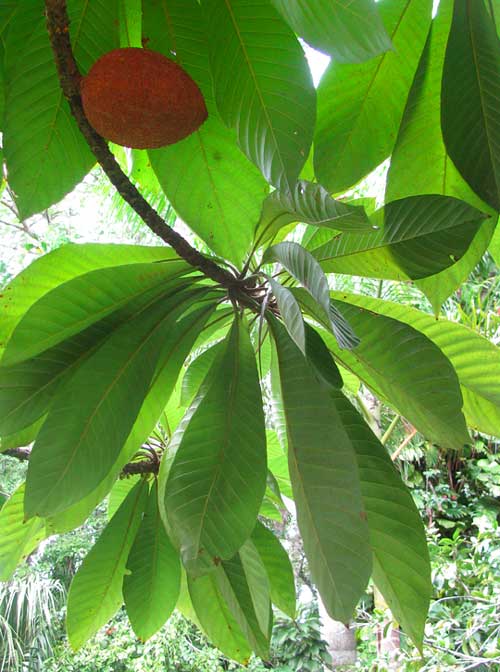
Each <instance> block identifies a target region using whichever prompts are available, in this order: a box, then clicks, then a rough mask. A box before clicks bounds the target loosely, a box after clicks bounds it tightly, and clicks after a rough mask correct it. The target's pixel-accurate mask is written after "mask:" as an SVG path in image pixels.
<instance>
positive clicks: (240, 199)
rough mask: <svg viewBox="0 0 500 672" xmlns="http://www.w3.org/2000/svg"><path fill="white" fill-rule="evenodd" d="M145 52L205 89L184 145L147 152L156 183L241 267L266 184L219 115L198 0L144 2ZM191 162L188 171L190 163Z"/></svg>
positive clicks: (202, 234)
mask: <svg viewBox="0 0 500 672" xmlns="http://www.w3.org/2000/svg"><path fill="white" fill-rule="evenodd" d="M144 34H145V35H147V36H148V38H149V42H148V47H150V48H151V49H154V50H155V51H159V52H161V53H163V54H164V55H165V56H167V57H168V58H175V60H176V61H177V63H179V64H180V65H181V66H182V67H183V68H184V69H185V70H186V71H187V72H188V73H189V74H190V75H191V76H192V77H193V79H194V80H195V82H196V83H197V84H198V86H199V87H200V88H201V90H202V92H203V95H204V97H205V102H206V104H207V107H208V110H209V118H208V120H207V121H206V122H205V123H204V124H203V125H202V126H201V127H200V129H199V130H198V131H197V132H196V133H193V134H192V135H191V136H189V137H188V138H186V139H185V140H183V141H181V142H178V143H176V144H174V145H171V146H169V147H164V148H161V149H158V150H152V151H150V152H149V157H150V160H151V165H152V167H153V169H154V171H155V173H156V175H157V177H158V180H159V182H160V184H161V186H162V188H163V190H164V192H165V194H166V196H167V198H168V199H169V201H170V203H171V204H172V205H173V207H174V208H175V210H176V211H177V212H178V213H179V215H180V217H181V218H182V219H183V220H184V221H185V222H186V223H187V224H188V225H189V226H190V227H191V228H192V230H193V231H194V232H195V233H197V234H198V235H199V236H200V237H201V238H203V240H204V241H205V242H206V243H207V245H208V246H209V247H210V248H211V249H212V250H214V251H215V252H216V253H217V254H219V255H221V256H222V257H224V258H226V259H230V260H231V261H233V262H234V263H235V264H241V263H242V260H243V258H244V255H245V254H246V252H247V251H248V249H249V247H250V244H251V242H252V234H253V230H254V227H255V224H256V222H257V221H258V218H259V211H260V204H261V202H262V199H263V198H264V197H265V196H266V194H267V192H268V185H267V183H266V182H265V180H264V179H263V177H262V175H261V174H260V173H259V171H258V170H257V169H256V168H255V166H253V165H252V163H250V161H248V159H247V158H246V157H245V156H244V154H243V153H242V152H241V151H240V149H239V148H238V146H237V141H236V134H235V133H234V132H233V131H231V130H230V129H228V128H226V127H225V126H224V124H223V123H222V122H221V121H220V119H218V118H217V112H216V110H215V103H214V101H213V91H212V79H211V74H210V68H209V62H208V44H207V32H206V26H205V20H204V16H203V13H202V11H201V8H200V6H199V4H198V2H196V0H168V2H162V3H145V4H144ZM187 165H189V170H186V166H187Z"/></svg>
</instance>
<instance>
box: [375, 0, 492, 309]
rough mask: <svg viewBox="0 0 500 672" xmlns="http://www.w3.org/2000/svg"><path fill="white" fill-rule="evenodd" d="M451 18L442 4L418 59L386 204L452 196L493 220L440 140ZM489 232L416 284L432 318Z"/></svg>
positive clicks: (446, 1)
mask: <svg viewBox="0 0 500 672" xmlns="http://www.w3.org/2000/svg"><path fill="white" fill-rule="evenodd" d="M452 14H453V2H452V0H442V1H441V2H440V4H439V11H438V14H437V17H436V18H435V19H434V21H433V24H432V28H431V31H430V33H429V36H428V38H427V44H426V47H425V49H424V52H423V53H422V57H421V59H420V64H419V67H418V70H417V74H416V75H415V80H414V82H413V85H412V88H411V90H410V94H409V96H408V101H407V104H406V108H405V112H404V115H403V120H402V122H401V126H400V128H399V132H398V138H397V141H396V145H395V147H394V151H393V153H392V157H391V165H390V168H389V174H388V178H387V188H386V201H393V200H396V199H399V198H404V197H406V196H416V195H418V194H442V195H445V196H455V197H456V198H460V199H462V200H464V201H467V202H468V203H470V204H471V205H473V206H474V207H476V208H478V209H479V210H482V211H484V212H488V213H489V214H493V211H491V212H490V208H489V206H487V205H486V204H485V203H483V201H481V200H480V199H479V197H478V196H476V194H474V192H473V191H472V189H471V188H470V187H469V186H468V184H467V183H466V182H465V181H464V180H463V178H462V177H461V175H460V173H459V172H458V170H457V169H456V168H455V165H454V164H453V162H452V161H451V159H450V158H449V156H448V154H447V152H446V148H445V145H444V141H443V137H442V132H441V81H442V71H443V63H444V56H445V50H446V44H447V41H448V34H449V30H450V25H451V18H452ZM493 227H494V221H493V220H490V221H488V222H485V223H484V224H482V225H481V227H480V228H479V230H478V232H477V234H476V235H475V237H474V239H473V241H472V243H471V245H470V247H469V249H468V250H467V252H466V253H465V255H464V256H463V257H462V258H461V259H460V260H459V261H458V262H457V263H456V264H453V266H451V267H450V268H448V269H446V270H445V271H442V272H441V273H438V274H436V275H434V276H429V277H428V278H424V279H422V280H419V281H417V285H418V287H419V288H420V289H421V290H422V291H423V292H425V294H426V295H427V297H428V298H429V300H430V301H431V303H432V304H433V307H434V309H435V311H436V313H437V312H439V309H440V307H441V305H442V304H443V302H444V301H445V300H446V299H447V297H448V296H450V295H451V294H452V293H453V291H454V290H455V289H456V288H457V287H458V286H459V285H460V284H461V283H462V282H463V281H464V280H465V279H466V278H467V276H468V275H469V273H470V272H471V271H472V270H473V269H474V267H475V266H476V264H477V263H478V262H479V260H480V258H481V257H482V255H483V254H484V252H485V250H486V248H487V246H488V242H489V239H490V238H491V234H492V230H493Z"/></svg>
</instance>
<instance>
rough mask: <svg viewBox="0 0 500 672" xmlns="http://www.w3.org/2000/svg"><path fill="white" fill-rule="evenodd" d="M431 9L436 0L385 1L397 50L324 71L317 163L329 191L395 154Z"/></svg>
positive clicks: (387, 23)
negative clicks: (365, 60)
mask: <svg viewBox="0 0 500 672" xmlns="http://www.w3.org/2000/svg"><path fill="white" fill-rule="evenodd" d="M431 7H432V1H431V0H382V1H381V2H379V3H378V9H379V11H380V15H381V17H382V20H383V22H384V24H385V27H386V30H387V33H388V35H389V37H390V39H391V41H392V44H393V45H394V50H393V51H389V52H387V53H386V54H384V55H383V56H379V57H378V58H376V59H372V60H370V61H367V62H365V63H361V64H356V65H346V64H342V63H337V62H335V61H332V63H331V64H330V66H329V67H328V69H327V71H326V73H325V74H324V75H323V78H322V80H321V83H320V85H319V88H318V123H317V126H316V134H315V137H314V167H315V172H316V175H317V177H318V179H319V181H320V182H321V184H323V186H325V187H326V188H327V189H328V191H330V192H335V193H341V192H343V191H346V190H347V189H348V188H349V187H351V186H352V185H354V184H355V183H356V182H358V181H359V180H360V179H361V178H362V177H364V176H365V175H367V174H368V173H369V172H370V171H371V170H373V169H374V168H376V167H377V166H378V165H379V164H380V163H382V161H384V159H386V158H387V157H388V156H389V154H390V153H391V150H392V148H393V146H394V141H395V139H396V134H397V130H398V127H399V124H400V121H401V117H402V115H403V110H404V106H405V103H406V98H407V95H408V91H409V89H410V86H411V83H412V80H413V75H414V73H415V70H416V68H417V64H418V59H419V57H420V53H421V51H422V49H423V47H424V43H425V39H426V37H427V31H428V29H429V25H430V21H431Z"/></svg>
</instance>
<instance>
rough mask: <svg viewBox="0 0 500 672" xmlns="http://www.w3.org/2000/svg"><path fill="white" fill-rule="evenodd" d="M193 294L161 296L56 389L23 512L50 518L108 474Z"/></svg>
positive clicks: (31, 469)
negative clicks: (170, 337)
mask: <svg viewBox="0 0 500 672" xmlns="http://www.w3.org/2000/svg"><path fill="white" fill-rule="evenodd" d="M193 298H194V297H193V294H192V293H188V294H178V295H176V296H175V297H174V298H172V299H170V300H168V299H160V300H159V301H157V302H156V303H155V304H153V305H152V306H150V307H148V308H147V309H146V310H144V311H143V312H142V313H139V314H138V315H136V316H134V317H133V318H132V319H130V320H128V321H127V322H126V323H124V324H123V325H122V326H121V327H120V328H119V329H117V330H116V331H114V332H113V334H112V335H111V336H110V338H109V339H107V340H106V341H105V343H104V344H103V345H102V346H101V347H100V348H99V349H98V350H97V351H96V352H95V353H94V354H93V355H92V356H91V357H89V358H88V359H86V361H85V362H84V363H83V364H82V365H81V366H80V367H79V368H78V370H77V372H76V373H75V375H74V376H73V377H72V378H71V380H70V381H69V383H68V384H67V385H66V386H64V388H62V389H61V390H60V392H58V394H57V397H56V399H55V400H54V403H53V405H52V407H51V410H50V413H49V415H48V418H47V420H46V422H45V424H44V425H43V427H42V429H41V431H40V433H39V435H38V438H37V440H36V442H35V445H34V448H33V452H32V455H31V459H30V465H29V469H28V478H27V494H26V502H25V506H26V514H27V516H28V517H30V516H32V515H51V514H54V513H57V512H59V511H63V510H64V509H66V508H69V507H70V506H71V505H72V504H74V503H76V502H77V501H78V500H79V499H82V498H83V497H85V496H86V495H88V494H90V493H91V492H92V491H93V490H94V489H95V488H96V487H97V486H98V485H99V484H100V483H101V481H102V480H103V479H105V478H106V476H107V475H108V474H109V473H110V471H111V469H112V467H113V465H114V464H115V462H116V460H117V459H118V458H119V455H120V452H121V450H122V448H123V446H124V444H125V443H126V441H127V437H128V436H129V434H130V432H131V430H132V428H133V425H134V422H135V421H136V418H137V416H138V415H139V412H140V410H141V406H142V404H143V402H144V399H145V397H146V395H147V393H148V390H149V388H150V385H151V382H152V380H153V376H154V374H155V370H156V365H157V363H158V361H159V360H160V357H161V354H162V352H161V351H162V344H163V341H164V340H165V339H167V337H168V334H169V332H170V331H171V330H172V324H175V321H176V320H177V319H178V318H179V316H180V315H181V314H182V312H183V311H184V310H185V306H184V301H186V300H187V301H189V300H190V299H193Z"/></svg>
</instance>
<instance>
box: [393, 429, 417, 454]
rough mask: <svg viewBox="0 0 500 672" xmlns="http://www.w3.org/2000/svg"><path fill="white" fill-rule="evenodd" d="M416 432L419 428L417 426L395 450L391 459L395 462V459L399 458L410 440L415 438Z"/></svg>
mask: <svg viewBox="0 0 500 672" xmlns="http://www.w3.org/2000/svg"><path fill="white" fill-rule="evenodd" d="M416 433H417V430H416V429H415V427H414V428H413V429H412V431H411V432H410V434H408V436H407V437H406V438H405V440H404V441H402V442H401V444H400V445H399V446H398V447H397V448H396V450H395V451H394V452H393V454H392V455H391V460H392V461H393V462H395V461H396V460H397V459H398V457H399V456H400V455H401V453H402V452H403V450H404V449H405V448H406V446H407V445H408V444H409V443H410V441H411V440H412V439H413V437H414V436H415V434H416Z"/></svg>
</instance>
